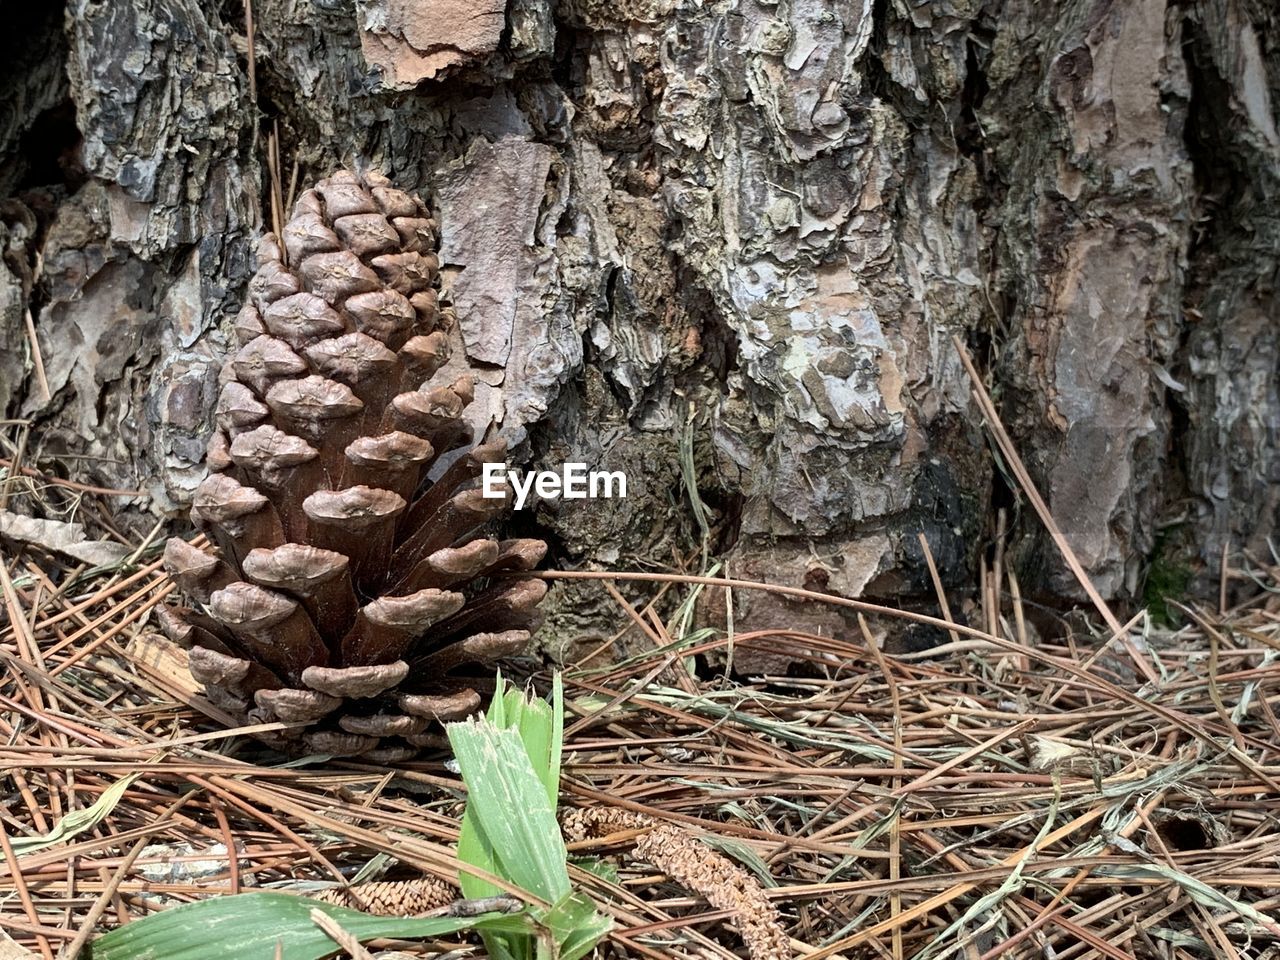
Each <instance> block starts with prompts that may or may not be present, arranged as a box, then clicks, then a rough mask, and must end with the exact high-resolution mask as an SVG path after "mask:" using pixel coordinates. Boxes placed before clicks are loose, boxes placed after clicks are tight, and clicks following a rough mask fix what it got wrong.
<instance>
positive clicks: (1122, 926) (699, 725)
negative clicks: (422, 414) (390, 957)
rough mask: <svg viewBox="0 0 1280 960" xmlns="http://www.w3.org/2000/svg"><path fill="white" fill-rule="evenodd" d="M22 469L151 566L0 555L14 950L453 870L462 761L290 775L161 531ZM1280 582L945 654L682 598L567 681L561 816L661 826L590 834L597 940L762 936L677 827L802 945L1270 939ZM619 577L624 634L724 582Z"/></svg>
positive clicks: (630, 946) (1001, 607)
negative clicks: (694, 874)
mask: <svg viewBox="0 0 1280 960" xmlns="http://www.w3.org/2000/svg"><path fill="white" fill-rule="evenodd" d="M11 476H14V478H15V481H14V482H15V483H21V484H24V485H26V486H24V487H22V488H20V489H18V488H13V487H11V488H10V489H9V490H8V494H9V495H10V497H11V499H10V504H12V502H13V501H14V500H16V499H17V498H21V497H28V498H31V497H44V498H46V499H48V498H57V497H65V498H72V499H74V500H75V501H76V503H75V506H77V507H78V508H77V509H74V510H72V509H65V507H67V505H68V504H69V503H70V502H71V501H70V499H68V500H67V501H66V502H65V503H61V504H53V505H52V506H57V507H58V509H56V510H55V509H52V507H51V508H50V509H49V510H47V511H41V510H30V512H32V513H35V514H38V515H42V516H50V517H58V518H60V519H66V520H70V519H74V520H75V522H78V523H82V524H84V525H85V527H86V529H87V530H88V532H89V535H91V536H92V537H94V538H96V539H114V540H116V541H118V542H120V543H121V544H122V545H123V546H126V547H128V548H129V556H128V557H127V558H126V559H125V560H124V561H121V562H119V563H116V564H114V565H106V566H101V567H96V568H93V567H90V566H89V565H88V564H86V563H83V562H79V563H77V562H75V561H74V560H72V559H70V558H68V557H67V556H66V555H65V553H57V552H51V551H43V550H41V549H40V548H39V547H38V546H36V545H32V544H28V545H26V546H24V547H22V548H21V549H18V548H17V545H15V544H13V543H12V541H10V543H9V544H8V545H7V546H6V547H5V548H4V553H3V563H0V591H2V596H3V606H4V615H3V617H2V618H0V738H2V739H0V931H3V933H4V934H6V935H7V936H8V937H9V938H11V940H12V943H4V942H3V941H0V955H3V956H8V955H9V954H6V953H4V952H3V951H4V950H10V952H12V951H13V950H14V949H18V948H20V949H21V950H25V951H30V953H31V954H32V955H34V956H37V957H45V958H50V960H52V958H53V957H54V956H56V955H57V954H58V953H59V952H60V951H62V950H64V949H66V948H67V947H68V946H70V945H72V944H75V943H77V942H83V939H84V938H85V937H86V936H87V935H88V933H89V932H90V931H89V930H88V929H87V927H88V925H89V924H93V925H94V926H95V927H96V928H97V929H106V928H108V927H112V926H115V925H118V924H122V923H127V922H130V921H132V920H135V919H137V918H139V917H141V916H144V915H146V914H147V913H149V912H151V911H155V910H161V909H165V908H167V907H170V906H173V905H176V904H179V903H182V902H186V901H190V900H194V899H198V898H202V897H208V896H211V895H216V894H223V893H235V892H241V891H246V890H253V889H269V890H285V891H293V892H299V893H307V894H316V893H318V892H320V891H322V890H326V889H327V890H334V889H339V890H340V889H342V888H343V887H344V886H345V885H346V884H349V883H355V882H359V883H361V884H364V883H380V884H396V883H400V882H406V883H408V884H409V886H405V887H404V888H402V889H401V890H397V889H396V888H395V887H394V886H387V887H380V888H378V890H379V893H380V894H385V895H386V896H388V897H390V898H392V899H394V897H395V896H396V895H397V894H398V893H402V892H405V891H410V890H411V889H412V888H413V884H414V883H418V884H419V886H420V885H421V882H425V883H426V885H427V886H430V887H432V888H433V891H435V890H436V888H438V885H439V884H441V883H443V884H447V885H449V886H450V887H452V886H454V885H455V884H456V873H457V866H458V865H457V861H456V859H455V857H454V853H453V845H454V844H455V842H456V840H457V836H458V830H459V825H460V819H459V818H460V816H461V812H462V809H463V799H464V798H463V795H462V793H461V791H460V789H459V783H458V780H457V777H456V776H455V775H454V774H453V773H452V772H451V771H450V769H449V768H448V766H447V765H446V762H445V761H444V760H443V759H441V760H438V761H423V762H414V763H408V764H405V765H403V766H401V767H397V768H386V767H379V766H376V765H372V764H367V763H361V762H358V761H348V760H327V761H322V760H317V761H314V762H302V763H298V762H294V763H287V762H285V761H283V760H282V759H279V758H277V757H275V756H274V755H272V754H270V753H268V752H267V751H266V750H265V748H262V747H260V746H259V745H257V743H256V742H255V741H253V740H252V739H251V738H249V737H247V736H241V735H239V734H238V733H237V732H236V731H230V732H228V731H227V730H225V729H223V728H222V727H221V726H220V724H219V722H218V720H217V718H216V712H215V711H214V708H212V706H211V705H209V704H207V703H205V702H204V701H203V700H202V698H201V697H200V696H199V692H198V689H197V687H196V686H195V685H194V684H193V683H192V682H191V679H190V677H189V675H186V674H185V668H184V663H183V660H184V652H183V651H182V650H180V649H178V648H176V647H174V646H173V645H172V644H169V643H168V642H167V641H165V640H163V638H160V637H159V636H158V634H157V632H156V631H155V630H154V629H153V627H152V620H151V617H150V612H151V611H152V610H153V609H154V607H155V606H156V605H157V604H160V603H162V602H163V601H164V599H165V597H166V596H167V595H168V594H169V592H170V591H171V589H172V586H171V584H170V583H169V582H168V580H167V579H166V578H165V576H164V574H163V572H162V571H161V570H160V565H159V563H158V560H157V546H156V545H155V544H154V543H153V544H147V543H146V542H141V543H139V542H131V541H130V540H129V539H127V538H126V537H123V536H121V535H120V534H119V531H115V530H113V529H112V528H111V527H109V526H108V525H105V524H98V523H95V519H94V518H95V517H99V516H103V515H105V514H106V513H107V511H106V510H104V509H103V508H102V507H101V506H92V505H86V504H82V503H81V501H82V500H86V501H92V500H93V499H94V498H98V497H106V496H109V493H107V492H85V491H83V490H76V489H74V488H68V487H59V486H57V485H56V484H55V485H52V486H48V485H39V486H37V484H36V481H35V480H33V478H31V477H29V476H25V475H13V474H11ZM26 506H27V508H28V509H29V508H30V506H31V504H30V503H28V504H27V505H26ZM72 514H74V516H72ZM992 572H993V573H994V571H992ZM1277 572H1278V571H1277V568H1276V567H1275V566H1274V565H1270V564H1266V563H1262V562H1259V561H1258V560H1256V558H1250V557H1236V558H1233V566H1232V573H1231V574H1230V575H1231V576H1232V577H1234V578H1236V579H1237V580H1239V582H1241V583H1244V584H1246V585H1247V586H1249V587H1250V588H1251V589H1252V590H1253V591H1254V593H1253V598H1252V599H1251V600H1250V601H1248V602H1246V603H1243V604H1241V605H1239V606H1237V607H1236V608H1234V609H1230V610H1223V609H1220V610H1214V611H1212V612H1210V611H1208V610H1204V609H1199V608H1192V607H1187V608H1184V610H1183V613H1182V617H1183V621H1184V623H1185V626H1182V627H1181V628H1179V629H1159V628H1156V627H1155V626H1153V625H1152V624H1151V623H1150V622H1149V620H1147V619H1146V618H1143V617H1141V616H1139V617H1136V618H1135V619H1134V620H1132V621H1131V622H1130V624H1129V625H1128V626H1127V628H1126V629H1125V631H1124V636H1123V637H1116V636H1114V634H1113V632H1112V631H1110V630H1104V631H1103V632H1102V634H1101V635H1100V636H1096V635H1090V634H1087V633H1085V632H1082V631H1081V630H1080V629H1079V627H1078V622H1077V621H1072V622H1071V624H1068V623H1066V622H1063V625H1062V633H1061V636H1060V637H1055V636H1053V635H1052V634H1051V633H1044V632H1042V635H1041V636H1040V638H1039V639H1038V641H1037V642H1035V643H1034V644H1033V643H1032V642H1031V641H1030V640H1028V638H1027V636H1026V632H1025V629H1024V623H1025V620H1026V618H1025V617H1024V612H1025V611H1023V610H1022V609H1021V606H1020V604H1021V602H1022V601H1021V599H1020V598H1019V597H1018V596H1017V595H1016V593H1013V592H1012V591H1009V592H1007V593H1006V594H1005V595H1003V596H1002V595H1001V594H1000V592H999V591H998V590H988V591H987V592H986V595H985V596H984V598H983V599H984V601H985V605H984V606H983V609H982V611H981V613H980V614H977V615H975V616H973V617H971V621H972V622H978V623H982V624H984V625H985V626H984V627H983V628H982V629H977V628H974V627H964V626H963V625H961V624H956V625H955V628H956V633H955V634H954V639H952V640H951V642H949V643H946V644H944V646H942V647H940V648H938V649H937V650H934V651H920V652H916V653H911V654H902V655H900V656H892V655H889V654H887V653H883V652H882V651H881V650H880V649H879V646H880V644H879V641H880V639H881V636H879V635H877V633H876V631H883V630H885V629H886V628H885V626H884V625H885V624H889V625H890V626H889V627H888V628H887V629H889V630H890V631H891V630H892V629H893V627H892V624H894V623H895V622H896V623H901V622H902V621H897V620H895V619H894V618H895V616H896V614H895V611H891V610H878V611H877V610H874V609H873V610H870V611H863V612H864V613H866V614H867V615H868V616H870V615H871V614H875V615H874V616H871V619H870V623H871V625H870V626H868V621H867V620H863V621H862V627H863V631H862V635H861V636H852V637H841V638H833V637H829V636H809V635H804V634H801V633H796V632H790V631H783V630H775V631H760V632H756V633H753V634H740V635H737V636H733V637H726V636H723V635H716V634H713V633H711V632H710V631H705V630H704V631H689V630H682V629H680V626H681V624H682V623H683V622H684V621H683V618H681V617H680V616H679V615H678V614H677V616H674V617H672V618H670V622H669V623H666V624H664V625H663V629H662V630H660V631H658V634H659V635H660V636H662V637H669V638H672V639H671V640H670V642H669V643H664V644H661V645H658V646H655V647H653V649H649V650H646V651H645V652H643V653H640V654H634V655H632V656H630V657H629V658H627V659H624V660H622V661H621V662H616V663H609V664H606V665H601V666H582V667H579V668H577V669H571V670H569V671H568V672H567V673H566V674H565V699H566V707H567V711H568V724H567V727H568V729H567V734H566V745H565V756H564V759H565V765H564V781H563V782H564V788H565V789H564V796H563V807H564V809H565V810H567V811H572V810H573V809H574V808H579V809H588V810H608V811H617V814H616V816H617V817H619V818H620V819H619V822H623V821H626V822H631V820H634V822H635V823H636V824H638V825H640V826H638V827H637V830H636V831H635V832H634V834H633V835H632V836H631V837H629V838H628V837H627V836H626V835H625V833H624V834H623V835H621V837H620V836H619V835H618V834H616V833H615V834H612V835H608V836H595V835H591V836H587V837H585V838H584V839H580V840H575V841H573V842H571V843H570V853H571V855H573V856H575V857H599V858H602V859H601V863H597V864H596V865H595V867H593V868H592V869H587V868H586V867H585V866H584V867H583V868H581V869H576V870H575V871H574V881H575V882H576V883H577V884H578V885H579V886H580V887H581V888H582V889H584V890H586V891H587V892H588V893H589V894H590V895H591V896H592V898H593V899H594V900H595V901H596V902H597V903H598V904H599V906H600V908H601V909H603V910H605V911H607V912H608V913H609V914H610V915H611V916H612V917H613V919H614V920H615V923H616V925H615V928H614V931H613V932H612V933H611V934H610V936H609V938H608V939H607V940H606V941H605V942H604V943H603V944H602V947H601V954H602V955H603V956H606V957H653V958H660V957H661V958H685V957H688V958H693V957H698V958H706V957H720V958H727V957H733V956H741V955H743V951H744V946H743V941H742V938H741V937H740V935H739V931H743V930H745V929H747V928H748V927H749V926H750V924H749V923H748V924H747V925H745V926H744V924H743V923H742V922H741V918H739V917H736V916H733V915H732V912H731V911H729V910H725V909H721V908H720V906H718V905H717V904H716V903H713V902H709V901H708V900H707V899H706V898H704V896H703V894H704V893H705V892H706V891H699V890H697V889H689V888H688V887H686V886H682V885H681V883H680V882H679V880H680V879H681V878H680V877H678V876H677V877H674V878H673V877H671V876H668V875H667V873H666V872H664V870H663V868H662V866H661V864H660V863H658V860H659V859H661V858H660V857H659V858H654V857H653V856H645V855H644V851H643V850H640V851H637V850H636V841H637V839H638V838H640V837H641V836H642V835H643V832H644V830H648V829H651V828H650V827H649V826H648V825H649V824H652V823H657V824H662V825H665V826H669V827H672V828H675V829H676V830H677V831H678V834H679V836H680V837H691V838H694V839H696V841H697V842H698V843H700V844H702V845H705V846H706V847H707V848H708V849H709V850H711V851H714V853H715V854H716V855H717V856H722V857H727V858H728V859H729V860H731V861H733V862H734V864H735V870H739V871H741V872H742V873H743V874H744V875H749V876H750V877H751V878H752V879H753V880H755V881H758V883H759V889H760V891H762V895H763V897H764V898H766V899H767V902H768V904H769V910H767V911H766V910H762V911H761V913H762V915H763V914H770V915H771V916H776V918H777V921H778V922H780V923H781V925H782V929H783V930H784V931H785V936H786V938H787V942H788V946H789V949H790V950H791V951H792V953H793V954H794V956H796V957H807V958H810V960H820V958H825V957H844V958H848V960H853V958H862V957H866V958H872V957H922V958H923V957H927V958H933V960H939V958H946V957H958V958H982V960H990V958H994V957H997V956H1005V957H1045V956H1053V957H1056V958H1059V960H1074V958H1086V957H1115V958H1122V957H1142V958H1146V957H1151V958H1157V957H1158V958H1175V957H1185V958H1192V957H1203V956H1206V955H1208V956H1232V957H1235V956H1241V957H1255V958H1262V957H1267V958H1274V957H1276V956H1278V955H1280V924H1278V923H1277V917H1280V895H1278V894H1277V893H1276V891H1277V890H1280V722H1278V721H1277V718H1276V715H1277V708H1278V707H1280V664H1278V663H1277V660H1278V659H1280V579H1278V578H1277ZM993 579H994V577H988V578H987V580H988V582H990V581H991V580H993ZM615 582H616V583H617V586H618V587H619V588H620V589H626V590H627V592H628V596H629V597H630V599H629V600H628V599H624V598H623V595H622V593H621V592H618V591H614V596H615V599H617V600H618V602H620V603H623V604H627V605H631V604H636V606H633V607H632V609H630V610H629V611H624V612H626V613H627V614H628V617H629V618H630V622H631V624H632V626H631V627H629V629H632V630H635V629H637V628H636V627H635V624H636V623H637V622H646V621H647V622H653V621H654V620H655V619H656V620H658V622H661V618H659V617H658V616H657V614H656V612H655V611H656V610H658V609H660V608H661V606H660V605H654V604H653V600H654V598H655V597H656V596H657V594H658V593H661V592H663V591H665V592H666V594H667V596H666V600H667V601H671V600H674V601H676V602H679V603H680V605H681V607H682V608H685V609H687V607H688V604H689V603H691V602H692V597H693V595H694V594H695V593H696V592H697V591H699V590H701V589H705V588H706V585H705V583H699V580H698V578H696V577H684V576H681V575H678V574H677V575H673V576H671V577H670V579H669V582H666V583H648V584H644V583H638V582H637V581H636V580H635V579H628V576H627V575H625V574H617V575H615ZM1005 582H1006V583H1009V581H1008V580H1007V579H1006V580H1005ZM753 588H754V587H753V586H752V585H750V584H737V585H735V588H734V589H753ZM601 589H604V586H603V584H602V585H601ZM808 602H823V601H821V600H812V601H808ZM646 604H649V606H647V607H646ZM1073 625H1074V626H1073ZM992 628H994V629H993V630H992V632H988V630H991V629H992ZM943 636H944V638H945V633H944V634H943ZM730 643H732V644H734V645H736V647H737V648H738V649H744V648H746V647H750V646H751V645H758V646H762V647H767V648H769V649H774V650H776V649H778V648H785V649H786V650H788V651H789V652H790V653H791V654H793V655H794V659H795V660H796V661H797V663H798V666H797V667H796V668H795V669H793V670H792V671H790V675H788V676H766V677H751V678H742V677H734V676H726V675H724V673H723V671H722V670H718V668H716V667H715V666H713V664H714V663H715V662H717V661H716V659H715V657H711V656H709V655H711V654H714V653H716V652H717V651H720V650H723V648H724V647H725V646H726V645H728V644H730ZM632 649H634V647H633V648H632ZM1135 655H1137V656H1139V657H1141V658H1142V660H1143V663H1142V664H1141V665H1138V664H1136V663H1135V661H1134V656H1135ZM525 666H526V668H527V670H528V671H529V673H530V674H531V675H532V676H533V681H534V682H535V683H540V682H541V680H540V679H539V675H538V674H536V673H534V671H536V670H537V668H538V666H539V665H537V664H532V663H529V664H526V665H525ZM1147 673H1150V674H1151V675H1153V676H1154V677H1155V682H1150V681H1148V680H1146V679H1145V674H1147ZM655 678H657V679H655ZM241 733H243V731H241ZM570 816H572V813H570ZM620 840H621V841H625V842H620ZM650 846H652V843H651V844H650ZM214 860H220V861H221V862H220V864H218V865H213V864H211V861H214ZM15 865H16V867H15ZM674 872H677V873H678V871H674ZM685 879H686V880H687V879H688V878H685ZM691 885H692V886H696V884H691ZM370 889H372V888H370ZM326 896H329V897H332V896H339V895H338V894H326ZM761 936H765V937H771V936H773V934H771V933H765V934H761ZM776 942H777V941H775V940H771V941H770V943H771V944H776ZM468 944H471V947H468ZM455 946H456V948H457V949H460V950H462V951H464V952H463V954H461V955H465V954H466V951H467V950H468V949H472V950H478V947H477V946H475V941H468V940H466V939H465V937H460V938H459V939H458V941H457V943H456V945H455ZM366 947H367V948H368V950H369V951H370V953H371V954H373V955H374V956H377V955H378V954H379V953H380V952H385V951H389V950H395V951H398V954H409V955H414V954H415V952H416V953H418V954H419V955H426V954H427V953H428V952H429V951H438V950H439V949H440V944H439V943H435V944H414V943H408V942H395V943H377V942H375V943H372V944H366ZM15 955H21V954H15Z"/></svg>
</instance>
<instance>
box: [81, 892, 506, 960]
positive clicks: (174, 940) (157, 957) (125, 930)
mask: <svg viewBox="0 0 1280 960" xmlns="http://www.w3.org/2000/svg"><path fill="white" fill-rule="evenodd" d="M312 910H320V911H322V912H323V913H325V914H327V915H328V916H330V917H332V918H333V919H334V920H335V921H337V923H338V925H339V926H341V927H342V928H343V929H344V930H346V931H347V932H348V933H350V934H352V935H353V936H355V937H358V938H359V939H360V940H372V939H374V938H375V937H390V938H394V939H402V940H411V939H417V938H422V937H439V936H445V935H447V934H450V933H456V932H457V931H459V930H465V929H467V928H469V927H473V926H477V925H483V923H484V922H485V921H486V920H487V919H494V918H495V916H500V915H493V914H489V915H486V916H485V917H428V918H421V919H411V918H410V919H406V918H402V917H373V916H370V915H369V914H367V913H361V912H360V911H359V910H349V909H347V908H346V907H337V906H334V905H332V904H326V903H319V902H317V901H315V900H312V899H310V898H308V897H297V896H291V895H289V894H285V893H242V894H239V895H237V896H225V897H214V898H212V899H209V900H199V901H197V902H195V903H187V904H183V905H182V906H180V907H174V908H173V909H172V910H164V911H162V912H160V913H153V914H151V915H150V916H147V917H144V918H143V919H141V920H135V921H134V922H133V923H129V924H126V925H125V926H123V927H118V928H116V929H115V930H112V931H111V932H110V933H108V934H105V935H104V936H102V937H99V938H98V939H97V940H95V941H93V943H92V944H90V946H89V957H90V960H251V958H254V957H261V958H263V960H266V958H269V957H272V956H273V955H274V952H275V949H276V944H277V943H279V944H280V945H281V947H282V949H283V954H282V956H283V958H284V960H321V958H323V957H329V956H332V955H333V954H334V953H336V952H337V949H338V948H337V945H336V944H335V943H334V942H333V941H332V940H331V939H330V938H329V937H328V936H327V935H326V934H325V933H324V931H322V930H321V929H320V928H319V927H317V926H316V925H315V924H314V923H312V922H311V911H312ZM506 919H507V920H510V919H511V918H510V917H507V918H506Z"/></svg>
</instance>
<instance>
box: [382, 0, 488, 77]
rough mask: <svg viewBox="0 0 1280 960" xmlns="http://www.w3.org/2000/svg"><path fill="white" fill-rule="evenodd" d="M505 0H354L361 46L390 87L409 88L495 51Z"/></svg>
mask: <svg viewBox="0 0 1280 960" xmlns="http://www.w3.org/2000/svg"><path fill="white" fill-rule="evenodd" d="M505 13H506V2H505V0H479V2H476V0H443V2H441V0H436V2H433V3H422V2H421V0H357V2H356V14H357V17H358V18H359V24H360V48H361V50H362V51H363V52H364V58H365V60H366V61H367V62H368V64H369V66H371V67H375V68H377V69H378V70H380V71H381V72H382V82H383V83H385V84H386V85H387V86H388V87H389V88H391V89H393V90H411V89H412V88H413V87H414V86H416V85H417V83H418V82H419V81H421V80H433V79H435V78H436V77H438V76H440V75H441V74H443V73H445V72H446V71H447V70H448V69H449V68H450V67H456V66H459V65H461V64H468V63H476V62H477V61H479V60H480V59H482V58H483V57H484V56H486V55H487V54H491V53H494V52H495V51H496V50H497V49H498V41H499V40H501V38H502V30H503V28H504V27H505V26H506V17H505Z"/></svg>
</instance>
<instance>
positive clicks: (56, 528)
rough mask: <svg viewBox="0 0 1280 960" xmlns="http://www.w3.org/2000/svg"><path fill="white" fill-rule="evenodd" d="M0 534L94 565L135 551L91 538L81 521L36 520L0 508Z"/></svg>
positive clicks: (109, 541)
mask: <svg viewBox="0 0 1280 960" xmlns="http://www.w3.org/2000/svg"><path fill="white" fill-rule="evenodd" d="M0 534H4V536H6V537H12V538H13V539H14V540H18V541H20V542H21V543H30V544H33V545H34V546H37V547H44V548H45V549H46V550H52V551H54V552H55V553H61V554H65V555H66V556H68V557H71V558H72V559H73V560H80V561H82V562H84V563H89V564H92V565H93V566H95V567H97V566H105V565H107V564H111V563H117V562H119V561H120V560H122V559H124V558H125V557H127V556H128V555H129V554H130V553H131V552H132V551H131V550H130V549H129V548H128V547H126V546H124V545H123V544H120V543H116V542H115V541H114V540H90V539H88V536H87V535H86V533H85V529H84V524H82V523H64V522H63V521H61V520H37V519H36V518H35V517H24V516H22V515H21V514H18V513H12V512H11V511H9V510H0Z"/></svg>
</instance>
